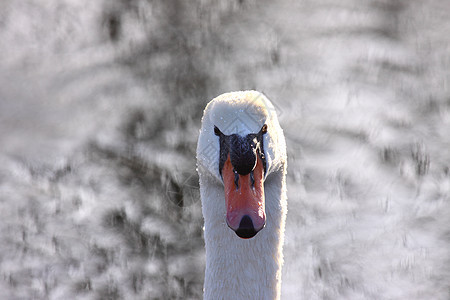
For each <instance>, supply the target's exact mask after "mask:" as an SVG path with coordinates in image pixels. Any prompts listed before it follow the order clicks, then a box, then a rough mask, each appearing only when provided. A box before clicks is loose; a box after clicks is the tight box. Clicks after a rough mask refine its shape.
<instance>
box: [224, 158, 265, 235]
mask: <svg viewBox="0 0 450 300" xmlns="http://www.w3.org/2000/svg"><path fill="white" fill-rule="evenodd" d="M222 178H223V182H224V186H225V202H226V208H227V216H226V219H227V224H228V227H230V228H231V229H232V230H234V232H236V234H237V235H238V236H239V237H240V238H243V239H249V238H252V237H254V236H255V235H256V234H257V233H258V231H260V230H261V229H263V228H264V225H265V223H266V214H265V201H264V168H263V163H262V161H261V159H260V158H259V157H258V158H257V163H256V166H255V168H254V169H253V171H252V172H251V173H249V174H246V175H240V174H238V173H237V172H235V171H234V168H233V166H232V164H231V161H230V158H229V157H228V159H227V161H226V162H225V164H224V166H223V169H222Z"/></svg>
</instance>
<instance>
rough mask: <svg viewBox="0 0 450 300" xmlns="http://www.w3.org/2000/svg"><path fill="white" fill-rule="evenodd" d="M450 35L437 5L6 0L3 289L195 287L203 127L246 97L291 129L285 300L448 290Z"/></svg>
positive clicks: (1, 34) (449, 12)
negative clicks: (263, 98)
mask: <svg viewBox="0 0 450 300" xmlns="http://www.w3.org/2000/svg"><path fill="white" fill-rule="evenodd" d="M449 33H450V4H449V3H448V2H446V1H439V0H430V1H419V0H410V1H407V0H404V1H401V0H373V1H368V0H367V1H359V0H344V1H329V0H320V1H313V0H303V1H289V0H281V1H258V2H256V1H246V0H243V1H216V0H201V1H182V0H171V1H163V0H156V1H151V0H114V1H113V0H95V1H88V0H63V1H61V0H48V1H47V0H45V1H44V0H6V1H2V2H1V3H0V53H1V55H0V299H200V298H201V297H202V286H203V273H204V254H205V253H204V244H203V239H202V215H201V205H200V201H199V191H198V176H197V174H196V170H195V149H196V141H197V137H198V129H199V127H200V119H201V116H202V110H203V108H204V106H205V105H206V103H207V102H208V101H209V100H210V99H212V98H213V97H215V96H217V95H219V94H221V93H223V92H227V91H234V90H245V89H256V90H259V91H262V92H264V93H265V94H266V95H267V96H268V97H269V98H270V99H271V100H272V101H273V103H274V104H275V106H276V109H277V111H278V114H279V119H280V122H281V125H282V127H283V128H284V132H285V135H286V138H287V145H288V156H289V163H288V197H289V212H288V219H287V229H286V242H285V251H284V253H285V265H284V268H283V285H282V298H283V299H449V298H450V38H449ZM231 263H232V262H231Z"/></svg>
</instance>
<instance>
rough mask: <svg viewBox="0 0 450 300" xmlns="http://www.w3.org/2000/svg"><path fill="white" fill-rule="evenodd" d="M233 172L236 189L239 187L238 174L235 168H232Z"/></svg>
mask: <svg viewBox="0 0 450 300" xmlns="http://www.w3.org/2000/svg"><path fill="white" fill-rule="evenodd" d="M233 172H234V184H235V185H236V189H238V188H239V174H238V172H236V171H235V170H233Z"/></svg>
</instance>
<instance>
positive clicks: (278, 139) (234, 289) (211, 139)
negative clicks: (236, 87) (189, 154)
mask: <svg viewBox="0 0 450 300" xmlns="http://www.w3.org/2000/svg"><path fill="white" fill-rule="evenodd" d="M197 167H198V173H199V177H200V194H201V199H202V212H203V217H204V221H205V227H204V235H205V245H206V272H205V284H204V299H279V298H280V288H281V266H282V264H283V254H282V247H283V241H284V227H285V220H286V211H287V203H286V183H285V178H286V144H285V139H284V134H283V130H282V129H281V127H280V125H279V123H278V119H277V116H276V113H275V109H274V107H273V105H272V103H271V102H270V101H269V100H268V99H267V98H266V97H265V96H264V95H263V94H261V93H259V92H256V91H244V92H232V93H226V94H222V95H220V96H218V97H217V98H215V99H213V100H212V101H211V102H210V103H209V104H208V105H207V106H206V108H205V111H204V115H203V118H202V128H201V130H200V136H199V140H198V144H197Z"/></svg>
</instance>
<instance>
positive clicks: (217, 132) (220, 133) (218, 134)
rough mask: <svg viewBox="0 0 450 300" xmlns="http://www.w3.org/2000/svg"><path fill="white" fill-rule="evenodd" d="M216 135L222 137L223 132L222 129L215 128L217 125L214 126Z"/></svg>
mask: <svg viewBox="0 0 450 300" xmlns="http://www.w3.org/2000/svg"><path fill="white" fill-rule="evenodd" d="M214 134H215V135H217V136H220V135H222V132H220V129H219V128H217V126H215V125H214Z"/></svg>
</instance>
